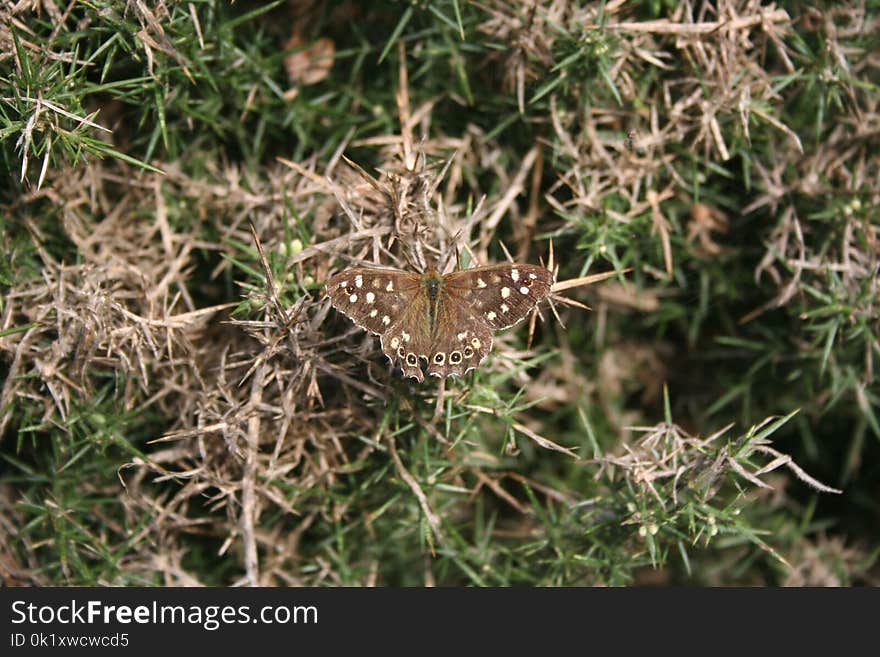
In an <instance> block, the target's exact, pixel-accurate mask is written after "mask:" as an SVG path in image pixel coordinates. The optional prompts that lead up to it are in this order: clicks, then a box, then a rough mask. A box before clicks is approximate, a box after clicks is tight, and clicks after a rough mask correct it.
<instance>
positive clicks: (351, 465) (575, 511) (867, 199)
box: [0, 0, 880, 586]
mask: <svg viewBox="0 0 880 657" xmlns="http://www.w3.org/2000/svg"><path fill="white" fill-rule="evenodd" d="M0 15H2V18H3V20H2V23H0V87H2V90H0V139H2V141H3V144H4V148H3V149H2V151H0V152H2V165H3V168H4V170H5V172H6V176H5V177H4V181H5V182H4V183H3V185H2V195H0V204H2V212H0V230H2V234H3V237H4V248H3V249H2V258H0V287H2V301H0V317H2V325H0V373H2V387H0V440H2V443H0V453H2V466H0V467H2V469H0V473H2V475H0V476H2V481H0V505H2V509H3V513H2V514H0V537H2V548H3V555H2V559H0V564H2V573H3V577H4V581H5V582H6V583H10V584H13V583H25V584H40V585H46V584H64V585H91V584H112V585H134V584H143V585H188V584H196V583H200V584H214V585H231V584H251V585H256V584H262V585H339V584H343V585H369V584H380V585H432V584H439V585H494V586H499V585H500V586H507V585H597V584H603V585H604V584H610V585H626V584H646V583H653V584H682V583H689V584H705V585H735V584H768V585H778V584H790V585H851V584H873V583H876V582H877V566H876V556H877V551H878V546H880V540H878V533H877V527H876V523H875V522H872V520H873V519H874V518H875V517H876V514H877V512H878V508H877V501H876V499H875V498H876V494H875V491H874V487H875V485H874V482H875V481H876V477H877V475H878V463H880V459H878V456H880V454H878V452H880V450H878V440H880V420H878V411H877V409H878V395H880V390H878V384H877V380H876V376H875V373H874V371H875V364H874V361H875V359H876V358H878V357H880V341H878V334H880V313H878V303H880V284H878V280H880V276H878V274H880V217H878V212H877V207H878V201H880V171H878V168H880V167H878V160H877V157H876V155H875V153H876V152H877V150H878V146H880V145H878V135H880V132H878V130H877V122H878V113H877V112H878V98H880V95H878V88H877V84H878V71H877V66H878V60H877V58H876V57H875V56H873V53H875V52H876V50H877V48H878V47H880V31H878V21H880V14H878V12H877V10H876V9H875V8H873V7H871V6H869V5H865V4H860V3H857V2H852V3H844V4H840V3H829V4H828V5H827V6H819V7H817V6H813V5H809V6H808V5H807V4H802V3H782V4H779V5H777V4H774V3H760V2H751V1H748V2H746V1H742V2H734V1H730V0H722V1H717V2H706V3H697V4H691V3H663V2H645V3H634V4H625V5H624V4H619V3H617V4H615V3H611V4H606V3H601V2H584V3H576V2H568V1H563V0H540V1H538V2H534V1H532V0H529V1H528V2H527V1H525V0H523V1H521V2H520V1H516V2H500V1H497V2H496V1H495V0H489V1H487V2H480V3H474V2H463V1H461V0H449V1H440V2H430V3H418V2H416V3H412V2H392V1H387V2H378V3H355V2H345V1H340V2H332V3H320V2H280V1H278V2H272V3H260V2H250V3H242V2H238V3H234V4H228V3H213V2H189V3H166V2H163V1H159V2H153V3H114V2H105V3H61V2H58V1H57V0H48V1H43V2H39V3H28V2H23V3H17V4H14V5H11V6H8V7H5V8H3V9H0ZM251 224H252V225H253V233H252V231H251V227H250V225H251ZM508 259H509V260H512V261H514V262H519V263H531V264H543V265H545V266H547V267H549V268H551V269H552V270H553V273H554V274H555V280H556V285H555V286H554V288H553V293H552V294H550V295H549V298H548V300H547V301H546V302H544V303H542V304H541V305H539V306H538V312H537V313H535V314H533V315H530V316H529V318H528V319H527V320H526V321H524V322H522V323H521V324H519V325H517V327H515V328H512V329H510V330H507V331H504V332H501V333H498V334H496V335H495V336H494V345H493V348H492V351H491V354H490V355H489V356H488V358H487V359H486V360H485V361H484V362H483V363H482V364H481V365H480V367H478V368H476V369H474V370H472V371H470V372H468V373H467V374H466V375H465V376H463V377H460V378H448V379H443V380H440V379H437V378H433V377H427V378H426V380H425V381H423V382H421V383H419V382H416V381H414V380H413V379H408V378H404V377H403V376H401V371H400V367H399V365H398V364H390V363H389V362H388V359H387V358H386V357H385V356H384V355H383V354H382V352H381V349H380V345H379V340H378V339H377V338H376V337H375V336H373V335H371V334H369V333H367V332H365V331H363V330H362V329H360V328H358V327H357V326H355V325H354V324H352V323H351V321H349V320H348V319H347V318H346V317H344V316H343V315H342V314H341V313H339V312H337V311H336V310H334V309H333V308H332V307H331V305H330V302H329V300H328V299H327V297H326V294H325V283H326V281H327V280H328V279H329V278H330V277H331V276H332V275H333V274H335V273H337V272H340V271H343V270H345V269H346V268H348V267H351V266H381V267H396V268H400V269H404V270H409V271H421V270H424V269H427V268H431V267H437V268H438V269H439V270H440V271H441V272H449V271H452V270H454V269H465V268H469V267H473V266H479V265H488V264H493V263H501V262H505V261H507V260H508ZM587 308H589V309H587Z"/></svg>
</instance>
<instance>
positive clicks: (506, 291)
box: [501, 287, 510, 299]
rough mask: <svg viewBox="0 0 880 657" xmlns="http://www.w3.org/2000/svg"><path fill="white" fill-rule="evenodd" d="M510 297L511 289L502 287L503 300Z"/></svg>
mask: <svg viewBox="0 0 880 657" xmlns="http://www.w3.org/2000/svg"><path fill="white" fill-rule="evenodd" d="M509 296H510V288H509V287H502V288H501V298H502V299H506V298H507V297H509Z"/></svg>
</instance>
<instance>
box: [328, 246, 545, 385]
mask: <svg viewBox="0 0 880 657" xmlns="http://www.w3.org/2000/svg"><path fill="white" fill-rule="evenodd" d="M553 280H554V278H553V273H552V272H551V271H549V270H548V269H545V268H544V267H539V266H536V265H524V264H516V263H506V264H501V265H489V266H486V267H475V268H474V269H466V270H463V271H456V272H452V273H449V274H445V275H444V274H440V273H439V272H438V271H437V270H435V269H429V270H427V271H425V272H424V273H423V274H416V273H413V272H407V271H403V270H400V269H380V268H374V267H352V268H350V269H345V270H343V271H342V272H340V273H338V274H336V275H335V276H333V277H331V278H330V280H329V281H327V287H326V292H327V295H328V296H329V297H330V302H331V303H332V304H333V307H334V308H336V310H338V311H340V312H341V313H343V314H344V315H346V316H347V317H348V318H349V319H351V320H352V321H353V322H354V323H355V324H357V325H358V326H360V327H361V328H364V329H366V330H368V331H370V332H371V333H375V334H377V335H379V336H380V341H381V345H382V352H383V353H384V354H385V355H386V356H388V358H389V359H390V360H391V361H392V362H394V361H395V360H399V361H400V367H401V371H402V372H403V375H404V376H406V377H413V378H415V379H417V380H418V381H422V379H423V378H424V374H423V372H422V367H423V365H424V366H425V367H426V368H427V373H428V374H429V375H431V376H436V377H440V378H445V377H447V376H462V375H464V374H466V373H467V372H469V371H470V370H472V369H474V368H475V367H477V366H478V365H479V364H480V363H482V362H483V360H484V359H485V358H486V356H487V355H488V354H489V351H490V350H491V349H492V334H493V332H494V331H497V330H500V329H504V328H507V327H509V326H513V325H514V324H516V323H517V322H519V321H520V320H522V319H523V318H524V317H526V315H528V314H529V312H530V311H531V310H532V309H533V308H535V306H537V305H538V304H539V303H540V302H541V301H543V300H544V299H545V298H546V297H547V296H548V295H549V294H550V288H551V286H552V285H553Z"/></svg>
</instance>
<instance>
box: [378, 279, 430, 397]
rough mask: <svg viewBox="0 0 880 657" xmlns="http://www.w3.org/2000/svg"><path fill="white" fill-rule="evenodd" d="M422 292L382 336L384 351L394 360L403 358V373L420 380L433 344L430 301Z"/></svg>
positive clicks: (409, 301)
mask: <svg viewBox="0 0 880 657" xmlns="http://www.w3.org/2000/svg"><path fill="white" fill-rule="evenodd" d="M420 292H421V291H419V293H417V294H415V295H413V296H412V297H411V298H410V299H409V300H408V303H407V306H406V308H405V310H404V311H403V314H402V315H400V316H399V317H398V319H397V320H396V321H394V322H393V323H392V324H391V326H390V327H389V328H388V330H387V331H385V332H384V333H383V334H382V336H381V337H380V342H381V343H382V353H384V354H385V355H386V356H388V358H390V359H391V361H392V362H394V361H395V360H399V361H400V369H401V371H402V372H403V375H404V376H406V377H413V378H414V379H417V380H418V381H421V380H422V379H423V378H424V374H422V364H423V363H425V362H426V361H427V360H428V358H429V356H430V353H431V343H432V338H431V326H430V324H429V322H428V311H427V300H426V298H425V295H424V294H421V293H420Z"/></svg>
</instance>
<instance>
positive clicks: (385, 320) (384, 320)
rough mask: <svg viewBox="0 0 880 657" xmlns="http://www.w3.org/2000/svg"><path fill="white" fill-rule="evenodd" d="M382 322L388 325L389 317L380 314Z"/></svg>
mask: <svg viewBox="0 0 880 657" xmlns="http://www.w3.org/2000/svg"><path fill="white" fill-rule="evenodd" d="M382 323H383V324H384V325H385V326H388V325H389V324H390V323H391V318H390V317H389V316H388V315H383V316H382Z"/></svg>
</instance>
